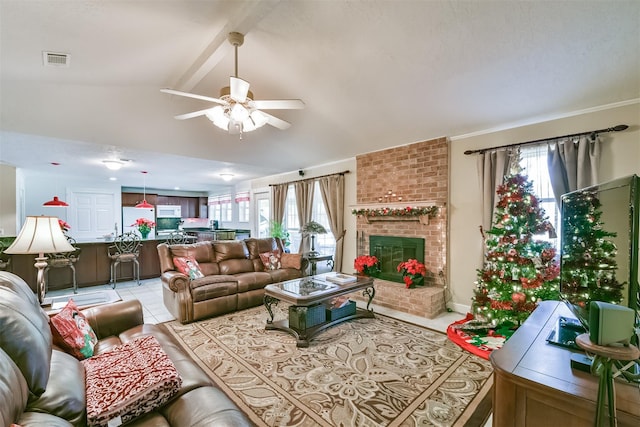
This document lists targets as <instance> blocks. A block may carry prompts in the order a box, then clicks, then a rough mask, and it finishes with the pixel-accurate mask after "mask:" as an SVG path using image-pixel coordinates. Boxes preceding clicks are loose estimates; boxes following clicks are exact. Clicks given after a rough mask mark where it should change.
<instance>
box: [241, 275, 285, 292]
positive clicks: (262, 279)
mask: <svg viewBox="0 0 640 427" xmlns="http://www.w3.org/2000/svg"><path fill="white" fill-rule="evenodd" d="M272 271H277V270H272ZM234 277H235V278H236V279H237V280H238V292H247V291H250V290H253V289H262V288H264V287H265V286H267V285H269V284H271V283H273V280H272V279H271V275H270V274H269V273H268V272H266V271H256V272H254V273H239V274H234Z"/></svg>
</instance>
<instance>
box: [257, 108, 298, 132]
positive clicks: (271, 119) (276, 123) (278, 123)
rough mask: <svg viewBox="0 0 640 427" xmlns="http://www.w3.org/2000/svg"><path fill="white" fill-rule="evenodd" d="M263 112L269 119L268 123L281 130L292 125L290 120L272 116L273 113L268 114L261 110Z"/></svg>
mask: <svg viewBox="0 0 640 427" xmlns="http://www.w3.org/2000/svg"><path fill="white" fill-rule="evenodd" d="M261 113H262V114H264V115H265V116H266V117H267V119H268V120H269V121H268V122H267V123H269V124H270V125H271V126H273V127H275V128H278V129H280V130H285V129H289V128H290V127H291V123H289V122H285V121H284V120H282V119H279V118H277V117H276V116H272V115H271V114H267V113H265V112H264V111H261Z"/></svg>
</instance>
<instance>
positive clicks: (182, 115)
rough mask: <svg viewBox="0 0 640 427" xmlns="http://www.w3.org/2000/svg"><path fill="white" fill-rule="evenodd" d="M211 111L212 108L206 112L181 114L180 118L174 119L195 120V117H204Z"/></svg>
mask: <svg viewBox="0 0 640 427" xmlns="http://www.w3.org/2000/svg"><path fill="white" fill-rule="evenodd" d="M209 110H211V108H207V109H206V110H199V111H194V112H193V113H187V114H181V115H179V116H175V117H174V119H178V120H186V119H193V118H194V117H198V116H204V115H205V114H207V112H208V111H209Z"/></svg>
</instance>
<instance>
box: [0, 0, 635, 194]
mask: <svg viewBox="0 0 640 427" xmlns="http://www.w3.org/2000/svg"><path fill="white" fill-rule="evenodd" d="M231 31H238V32H241V33H244V34H245V35H246V36H245V42H244V45H243V46H241V47H240V48H239V63H238V66H239V76H240V77H241V78H243V79H245V80H247V81H249V82H250V83H251V90H252V91H253V93H254V95H255V98H256V99H287V98H300V99H302V100H303V101H304V102H305V104H306V108H305V109H303V110H282V111H276V110H270V111H269V113H271V114H273V115H275V116H277V117H279V118H281V119H284V120H287V121H288V122H290V123H291V125H292V126H291V128H289V129H287V130H278V129H275V128H273V127H270V126H265V127H263V128H261V129H259V130H257V131H255V132H250V133H245V134H244V135H243V138H242V140H240V139H239V137H238V135H228V134H225V133H224V132H223V131H221V130H220V129H218V128H216V127H214V126H213V124H212V123H211V122H210V121H209V120H208V119H207V118H206V117H204V116H203V117H197V118H193V119H189V120H183V121H179V120H175V119H174V118H173V117H174V116H175V115H179V114H183V113H188V112H191V111H195V110H201V109H204V108H209V107H212V106H214V105H213V104H211V103H209V102H206V101H200V100H195V99H188V98H182V97H178V96H172V95H167V94H164V93H161V92H160V89H161V88H166V87H170V88H173V89H177V90H182V91H188V92H193V93H198V94H202V95H207V96H213V97H218V95H219V90H220V88H222V87H223V86H227V85H228V81H229V76H230V75H232V74H233V72H234V61H233V48H232V47H231V46H230V44H229V43H228V42H227V34H228V33H229V32H231ZM0 37H1V39H0V128H1V129H0V131H1V132H2V133H1V134H0V161H2V162H4V163H8V164H12V165H15V166H18V167H21V168H25V169H27V170H38V169H42V168H44V167H46V166H47V165H48V163H49V162H60V163H61V164H62V165H61V167H62V168H64V169H65V171H66V172H67V173H78V174H83V175H96V176H104V177H106V176H108V175H109V173H108V172H107V171H106V169H105V168H104V167H103V166H102V165H101V164H100V161H101V160H102V159H106V158H108V157H110V156H117V157H122V158H128V159H133V160H134V161H133V162H131V163H130V164H129V165H127V167H126V168H124V169H123V170H121V171H119V172H118V174H119V175H118V177H119V179H120V182H121V183H122V185H125V186H127V185H138V186H139V185H140V174H139V172H140V171H141V170H147V171H149V175H148V182H147V185H149V186H151V187H156V188H163V187H164V188H173V187H174V186H176V185H177V186H180V187H182V188H184V189H193V190H214V189H215V188H216V186H218V185H221V184H223V183H222V181H221V179H220V177H219V173H221V172H231V173H233V174H235V175H236V178H235V180H234V181H233V182H237V181H239V180H245V179H251V178H255V177H259V176H264V175H270V174H276V173H280V172H287V171H292V170H296V169H300V168H306V167H309V166H313V165H319V164H324V163H329V162H333V161H337V160H340V159H344V158H349V157H353V156H355V155H357V154H360V153H365V152H370V151H375V150H379V149H383V148H386V147H390V146H396V145H401V144H407V143H411V142H415V141H421V140H426V139H431V138H434V137H439V136H455V135H461V134H466V133H472V132H477V131H482V130H486V129H491V128H495V127H499V126H505V125H508V124H514V123H521V122H524V121H531V120H535V119H536V118H545V117H553V116H555V115H562V114H565V113H568V112H572V111H577V110H582V109H587V108H592V107H596V106H601V105H605V104H610V103H616V102H623V101H627V100H631V99H636V98H639V97H640V2H638V1H635V0H632V1H615V2H607V1H579V2H578V1H539V2H533V1H528V2H524V1H492V2H486V1H426V0H425V1H313V0H307V1H292V0H282V1H277V0H273V1H270V0H265V1H240V0H234V1H203V0H199V1H195V0H194V1H191V0H162V1H145V0H137V1H108V0H102V1H83V0H59V1H49V0H47V1H39V0H30V1H21V0H0ZM43 51H49V52H56V53H67V54H69V55H70V62H69V66H68V67H45V66H44V64H43V59H42V53H43Z"/></svg>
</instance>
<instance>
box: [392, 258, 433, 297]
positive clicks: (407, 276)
mask: <svg viewBox="0 0 640 427" xmlns="http://www.w3.org/2000/svg"><path fill="white" fill-rule="evenodd" d="M398 271H399V272H402V278H403V280H404V284H405V286H406V287H407V289H409V288H414V287H416V286H422V285H424V276H425V275H426V274H427V268H426V267H425V266H424V264H423V263H421V262H420V261H418V260H417V259H412V258H410V259H408V260H407V261H404V262H401V263H400V264H398Z"/></svg>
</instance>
